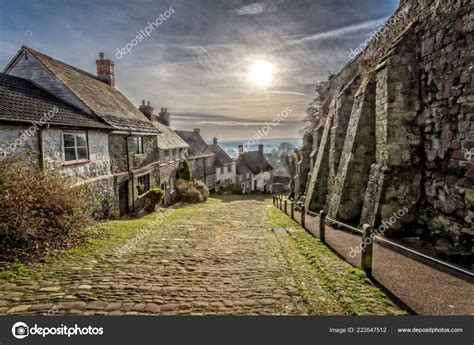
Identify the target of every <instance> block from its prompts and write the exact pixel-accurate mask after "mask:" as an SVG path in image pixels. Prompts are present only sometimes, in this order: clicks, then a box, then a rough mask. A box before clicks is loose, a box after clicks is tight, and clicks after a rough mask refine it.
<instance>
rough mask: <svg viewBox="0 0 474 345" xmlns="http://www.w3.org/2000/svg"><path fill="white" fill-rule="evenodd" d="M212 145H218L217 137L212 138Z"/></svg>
mask: <svg viewBox="0 0 474 345" xmlns="http://www.w3.org/2000/svg"><path fill="white" fill-rule="evenodd" d="M212 145H214V146H217V138H216V137H214V138H212Z"/></svg>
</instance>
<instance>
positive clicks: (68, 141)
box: [63, 134, 74, 147]
mask: <svg viewBox="0 0 474 345" xmlns="http://www.w3.org/2000/svg"><path fill="white" fill-rule="evenodd" d="M63 137H64V147H74V135H72V134H64V136H63Z"/></svg>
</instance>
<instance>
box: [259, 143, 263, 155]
mask: <svg viewBox="0 0 474 345" xmlns="http://www.w3.org/2000/svg"><path fill="white" fill-rule="evenodd" d="M258 151H259V152H261V153H263V144H259V145H258Z"/></svg>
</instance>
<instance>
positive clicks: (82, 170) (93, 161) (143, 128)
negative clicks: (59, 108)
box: [0, 46, 161, 216]
mask: <svg viewBox="0 0 474 345" xmlns="http://www.w3.org/2000/svg"><path fill="white" fill-rule="evenodd" d="M96 66H97V74H96V75H93V74H90V73H88V72H85V71H83V70H80V69H78V68H76V67H73V66H70V65H68V64H66V63H64V62H61V61H59V60H56V59H54V58H51V57H49V56H47V55H44V54H42V53H40V52H37V51H35V50H33V49H31V48H28V47H25V46H23V47H22V48H21V49H20V51H19V52H18V53H17V54H16V55H15V57H14V58H13V59H12V60H11V62H10V63H9V64H8V65H7V66H6V67H5V69H4V73H6V74H8V75H10V76H15V77H18V78H22V79H27V80H29V81H30V84H32V85H33V84H34V85H36V86H37V87H39V88H41V89H43V90H46V91H45V92H47V93H49V94H51V95H54V96H55V97H56V98H57V99H60V100H61V101H63V103H68V104H69V106H70V109H72V108H73V109H75V111H74V112H75V118H74V119H75V121H77V123H76V128H74V129H73V130H69V129H67V128H58V129H57V130H56V131H52V132H48V133H45V132H44V131H39V132H38V135H39V134H41V135H43V136H42V138H41V139H40V138H39V137H38V138H37V139H35V140H36V141H37V142H39V143H41V147H39V150H38V152H39V153H38V154H39V155H40V161H42V162H43V165H44V167H45V168H50V169H54V170H55V171H58V172H60V173H62V174H65V175H68V176H70V177H71V179H72V182H73V183H89V184H91V185H93V186H96V189H97V190H98V191H100V193H101V194H102V195H103V196H104V200H106V201H107V202H108V207H109V213H110V215H111V216H121V215H124V214H126V213H128V212H131V211H132V212H134V211H138V210H139V209H140V208H141V207H143V205H144V202H145V196H146V194H147V192H148V191H149V190H150V188H153V187H155V186H160V182H161V181H160V173H159V168H160V166H159V165H160V160H159V155H158V143H157V135H158V134H159V133H160V130H159V129H158V128H157V127H156V126H154V125H153V123H152V122H151V121H149V119H147V118H146V116H144V115H143V114H142V113H141V112H140V111H139V110H138V109H137V108H136V107H135V106H134V105H133V104H132V103H131V102H130V101H129V100H128V99H127V98H126V97H125V96H124V95H123V94H122V93H121V92H120V91H118V90H117V89H116V88H115V70H114V63H113V61H112V60H110V59H106V58H104V54H102V53H101V54H99V58H98V59H97V60H96ZM17 80H19V79H17ZM22 83H23V84H24V82H22ZM1 102H3V100H1V101H0V103H1ZM70 111H71V112H73V111H72V110H70ZM23 112H24V113H28V112H29V109H25V110H24V111H23ZM24 116H26V115H24ZM86 120H87V121H88V122H87V123H90V122H91V121H94V123H96V124H99V123H100V124H102V126H104V129H106V130H107V131H105V132H104V131H102V130H101V131H98V130H96V129H94V130H92V129H90V128H89V127H87V126H82V125H81V124H82V123H84V122H85V121H86ZM94 128H95V127H94Z"/></svg>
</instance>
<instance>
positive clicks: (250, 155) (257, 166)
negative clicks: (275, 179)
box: [237, 151, 273, 175]
mask: <svg viewBox="0 0 474 345" xmlns="http://www.w3.org/2000/svg"><path fill="white" fill-rule="evenodd" d="M242 165H245V166H246V167H247V168H248V169H249V170H250V171H251V172H252V173H253V174H254V175H257V174H260V173H261V172H265V171H271V170H273V167H272V166H271V164H270V163H268V161H267V159H266V158H265V156H264V155H263V153H262V152H260V151H248V152H244V153H242V154H240V156H239V159H238V160H237V171H239V170H241V171H245V169H244V167H243V166H242ZM239 166H240V168H239ZM239 175H241V174H239Z"/></svg>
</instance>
